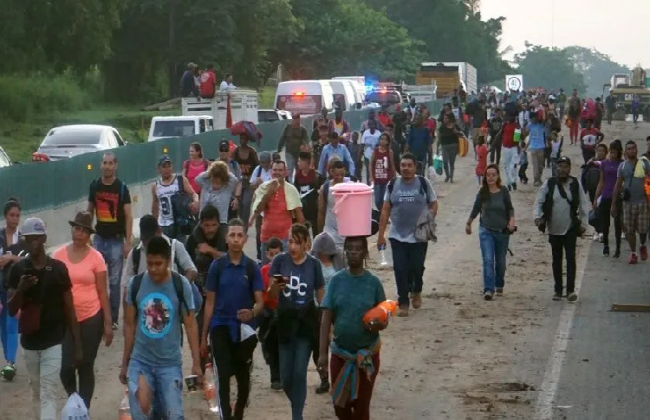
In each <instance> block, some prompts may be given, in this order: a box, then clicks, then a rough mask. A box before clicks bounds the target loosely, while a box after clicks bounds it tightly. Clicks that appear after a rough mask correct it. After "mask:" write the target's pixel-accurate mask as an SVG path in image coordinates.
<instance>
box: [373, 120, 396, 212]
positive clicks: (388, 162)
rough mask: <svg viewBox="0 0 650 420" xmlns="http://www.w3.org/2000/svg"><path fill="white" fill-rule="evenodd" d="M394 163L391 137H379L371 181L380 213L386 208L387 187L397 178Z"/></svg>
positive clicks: (385, 135) (387, 135)
mask: <svg viewBox="0 0 650 420" xmlns="http://www.w3.org/2000/svg"><path fill="white" fill-rule="evenodd" d="M393 161H394V157H393V151H392V150H391V149H390V135H389V134H388V133H383V134H382V135H381V136H379V146H378V147H377V148H376V149H375V150H373V151H372V156H371V157H370V179H372V183H373V186H374V193H375V205H376V206H377V210H379V211H381V209H382V207H383V206H384V195H385V194H386V186H387V185H388V182H389V181H390V180H391V179H393V177H394V176H395V167H394V166H393Z"/></svg>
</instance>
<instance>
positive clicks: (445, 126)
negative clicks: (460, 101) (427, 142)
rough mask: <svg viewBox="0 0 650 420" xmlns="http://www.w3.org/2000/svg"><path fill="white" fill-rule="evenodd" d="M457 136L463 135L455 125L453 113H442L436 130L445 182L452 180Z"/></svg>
mask: <svg viewBox="0 0 650 420" xmlns="http://www.w3.org/2000/svg"><path fill="white" fill-rule="evenodd" d="M459 137H465V135H464V134H463V133H461V131H460V129H459V128H458V126H456V118H455V117H454V114H451V113H447V114H444V115H443V116H442V124H441V125H440V129H439V132H438V141H439V144H440V149H441V151H442V161H443V162H444V168H445V182H454V168H455V166H456V156H458V138H459Z"/></svg>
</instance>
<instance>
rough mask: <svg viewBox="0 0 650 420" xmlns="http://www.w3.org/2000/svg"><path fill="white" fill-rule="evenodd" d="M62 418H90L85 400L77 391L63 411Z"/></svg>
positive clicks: (79, 419) (69, 419)
mask: <svg viewBox="0 0 650 420" xmlns="http://www.w3.org/2000/svg"><path fill="white" fill-rule="evenodd" d="M61 420H90V415H89V414H88V409H87V408H86V404H85V403H84V400H82V399H81V397H80V396H79V394H77V393H76V392H75V393H74V394H72V395H70V398H68V402H66V403H65V407H63V411H62V412H61Z"/></svg>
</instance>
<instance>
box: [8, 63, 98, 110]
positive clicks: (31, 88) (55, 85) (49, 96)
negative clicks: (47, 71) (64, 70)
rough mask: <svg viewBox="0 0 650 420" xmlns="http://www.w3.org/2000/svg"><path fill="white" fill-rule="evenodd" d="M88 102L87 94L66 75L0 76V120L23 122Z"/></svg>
mask: <svg viewBox="0 0 650 420" xmlns="http://www.w3.org/2000/svg"><path fill="white" fill-rule="evenodd" d="M90 104H91V97H90V95H89V94H88V93H87V92H86V91H84V89H82V87H81V86H80V85H79V83H77V81H76V80H75V79H74V78H72V77H70V76H52V77H50V76H47V75H44V74H32V75H11V76H9V75H5V76H0V120H10V121H15V122H24V121H27V120H29V119H33V118H38V117H40V116H43V115H52V114H55V113H57V112H70V111H78V110H81V109H84V108H87V107H88V106H90Z"/></svg>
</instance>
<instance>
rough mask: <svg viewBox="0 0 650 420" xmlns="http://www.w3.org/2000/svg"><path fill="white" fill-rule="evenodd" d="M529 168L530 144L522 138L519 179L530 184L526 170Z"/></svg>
mask: <svg viewBox="0 0 650 420" xmlns="http://www.w3.org/2000/svg"><path fill="white" fill-rule="evenodd" d="M527 169H528V144H527V143H526V142H525V141H523V140H521V141H520V143H519V181H521V183H522V184H524V185H525V184H528V177H527V176H526V170H527Z"/></svg>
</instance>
